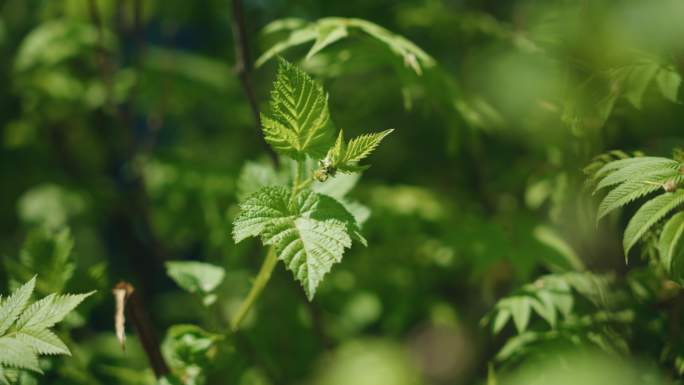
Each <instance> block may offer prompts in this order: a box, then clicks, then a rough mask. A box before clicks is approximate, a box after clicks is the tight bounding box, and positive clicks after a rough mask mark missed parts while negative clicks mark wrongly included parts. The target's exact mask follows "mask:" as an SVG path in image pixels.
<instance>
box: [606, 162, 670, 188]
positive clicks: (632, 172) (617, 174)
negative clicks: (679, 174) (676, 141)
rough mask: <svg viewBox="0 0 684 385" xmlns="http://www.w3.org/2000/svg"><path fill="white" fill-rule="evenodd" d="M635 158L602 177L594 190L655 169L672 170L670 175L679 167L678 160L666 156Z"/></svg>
mask: <svg viewBox="0 0 684 385" xmlns="http://www.w3.org/2000/svg"><path fill="white" fill-rule="evenodd" d="M635 159H636V160H637V161H635V162H630V163H629V164H628V165H626V166H624V167H620V168H619V169H617V170H616V171H614V172H612V173H610V174H608V175H607V176H606V177H605V178H603V179H602V180H601V181H600V182H599V184H598V186H596V191H598V190H600V189H602V188H604V187H608V186H613V185H616V184H619V183H622V182H625V181H627V180H629V179H634V178H639V177H641V176H642V175H644V174H649V173H653V172H656V171H663V172H666V171H672V175H675V174H676V170H677V168H679V167H680V164H679V162H677V161H674V160H672V159H668V158H657V157H649V158H635Z"/></svg>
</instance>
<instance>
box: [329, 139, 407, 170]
mask: <svg viewBox="0 0 684 385" xmlns="http://www.w3.org/2000/svg"><path fill="white" fill-rule="evenodd" d="M392 131H394V130H393V129H389V130H385V131H381V132H377V133H372V134H364V135H361V136H357V137H356V138H354V139H352V140H350V141H349V143H348V144H347V145H346V146H345V152H344V154H343V155H342V156H341V158H340V159H339V160H338V161H339V164H338V165H337V168H338V169H339V170H340V171H349V172H353V171H354V168H355V167H356V164H357V163H358V162H360V161H361V160H363V159H364V158H365V157H367V156H368V155H370V154H371V152H373V151H374V150H375V149H376V148H377V147H378V145H379V144H380V142H382V140H383V139H384V138H385V137H386V136H387V135H389V134H391V133H392Z"/></svg>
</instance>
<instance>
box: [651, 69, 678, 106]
mask: <svg viewBox="0 0 684 385" xmlns="http://www.w3.org/2000/svg"><path fill="white" fill-rule="evenodd" d="M656 83H657V84H658V88H659V89H660V93H661V94H662V95H663V97H664V98H665V99H667V100H669V101H671V102H672V103H677V102H678V100H677V95H678V94H679V87H680V86H681V85H682V76H681V75H680V74H679V73H678V72H677V71H675V70H674V69H673V68H671V67H667V68H662V69H660V71H658V73H657V74H656Z"/></svg>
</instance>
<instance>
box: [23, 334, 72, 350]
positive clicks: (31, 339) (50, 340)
mask: <svg viewBox="0 0 684 385" xmlns="http://www.w3.org/2000/svg"><path fill="white" fill-rule="evenodd" d="M15 338H16V339H17V340H19V341H21V342H22V343H24V344H26V345H28V346H30V347H31V349H33V351H34V352H36V353H37V354H47V355H54V354H66V355H71V352H70V351H69V348H68V347H67V346H66V345H65V344H64V342H62V341H61V340H60V339H59V337H57V335H55V334H54V333H53V332H51V331H50V330H47V329H42V330H30V329H23V330H22V331H20V332H17V333H16V334H15Z"/></svg>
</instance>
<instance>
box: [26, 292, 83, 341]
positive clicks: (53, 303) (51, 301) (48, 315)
mask: <svg viewBox="0 0 684 385" xmlns="http://www.w3.org/2000/svg"><path fill="white" fill-rule="evenodd" d="M92 294H93V292H90V293H86V294H64V295H59V296H58V295H55V294H50V295H48V296H47V297H45V298H43V299H41V300H40V301H37V302H35V303H34V304H32V305H31V306H29V307H28V308H27V309H26V311H25V312H24V313H23V314H22V315H21V316H20V317H19V319H18V320H17V323H16V325H15V328H16V329H17V330H18V331H23V330H42V329H47V328H50V327H52V326H54V325H55V324H56V323H57V322H60V321H62V320H63V319H64V317H66V315H67V314H69V313H70V312H71V311H72V310H74V309H75V308H76V306H78V305H79V304H80V303H81V302H83V300H84V299H86V298H88V297H89V296H91V295H92Z"/></svg>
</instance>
